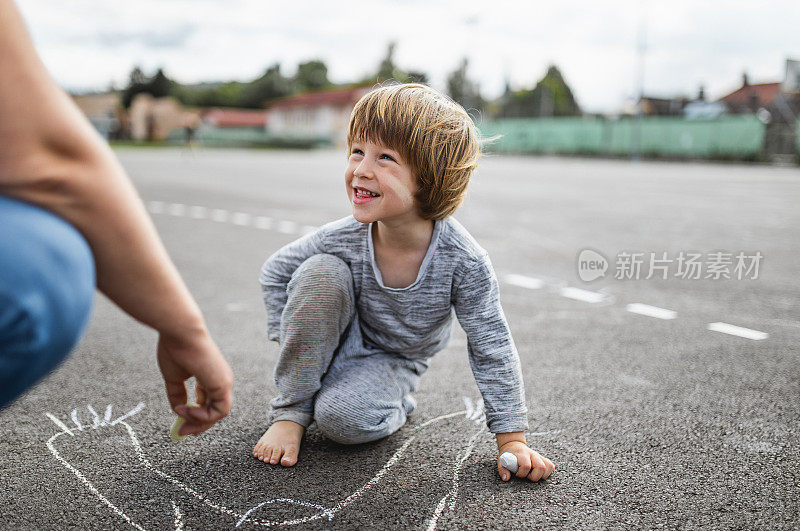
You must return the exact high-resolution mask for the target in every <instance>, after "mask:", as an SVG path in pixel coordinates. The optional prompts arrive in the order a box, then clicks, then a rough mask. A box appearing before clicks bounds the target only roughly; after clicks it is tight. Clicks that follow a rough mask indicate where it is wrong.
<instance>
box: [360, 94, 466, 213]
mask: <svg viewBox="0 0 800 531" xmlns="http://www.w3.org/2000/svg"><path fill="white" fill-rule="evenodd" d="M359 141H371V142H376V143H381V144H384V145H386V146H387V147H390V148H392V149H394V150H395V151H397V152H399V153H400V156H401V157H402V158H403V160H404V161H405V162H407V163H408V164H409V165H410V166H411V169H412V172H413V173H414V175H415V176H416V178H417V183H418V185H419V192H418V193H417V195H416V200H417V204H418V205H419V209H420V215H421V216H422V217H423V218H425V219H432V220H436V219H444V218H446V217H447V216H449V215H450V214H452V213H453V212H455V211H456V209H457V208H458V207H459V206H460V205H461V202H462V201H463V200H464V195H465V194H466V191H467V184H468V183H469V177H470V174H471V173H472V170H474V169H475V168H476V167H477V165H478V158H479V157H480V156H481V152H480V141H479V136H478V130H477V128H476V127H475V124H474V123H473V122H472V118H470V116H469V115H468V114H467V112H466V111H465V110H464V108H463V107H461V106H460V105H459V104H457V103H455V102H454V101H453V100H451V99H450V98H448V97H447V96H445V95H443V94H441V93H439V92H437V91H435V90H434V89H432V88H430V87H428V86H427V85H423V84H420V83H407V84H391V85H386V86H383V87H380V88H378V89H375V90H373V91H372V92H369V93H367V94H366V95H364V97H362V98H361V99H360V100H359V101H358V103H356V106H355V108H354V109H353V114H352V115H351V117H350V126H349V127H348V131H347V150H348V153H349V151H350V148H351V147H352V145H353V143H354V142H359Z"/></svg>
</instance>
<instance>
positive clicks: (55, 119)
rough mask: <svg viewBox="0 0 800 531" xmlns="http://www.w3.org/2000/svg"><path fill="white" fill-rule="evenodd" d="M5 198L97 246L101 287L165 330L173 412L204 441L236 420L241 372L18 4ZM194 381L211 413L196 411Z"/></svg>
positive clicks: (5, 94) (2, 138)
mask: <svg viewBox="0 0 800 531" xmlns="http://www.w3.org/2000/svg"><path fill="white" fill-rule="evenodd" d="M0 69H2V72H3V75H2V76H0V146H2V149H0V194H4V195H7V196H10V197H14V198H17V199H20V200H23V201H27V202H30V203H33V204H35V205H38V206H40V207H42V208H45V209H47V210H49V211H51V212H53V213H55V214H56V215H58V216H60V217H61V218H63V219H64V220H66V221H68V222H69V223H70V224H72V225H73V226H74V227H75V228H76V229H78V230H79V231H80V232H81V233H82V234H83V236H84V237H85V238H86V240H87V241H88V242H89V245H90V247H91V249H92V253H93V254H94V258H95V265H96V271H97V287H98V289H99V290H100V291H101V292H103V293H104V294H105V295H106V296H107V297H108V298H109V299H111V300H112V301H114V302H115V303H116V304H117V305H118V306H119V307H120V308H122V309H123V310H124V311H125V312H127V313H128V314H130V315H131V316H132V317H134V318H135V319H137V320H139V321H140V322H142V323H144V324H146V325H148V326H150V327H152V328H154V329H155V330H157V331H158V333H159V340H158V347H157V357H158V363H159V367H160V369H161V372H162V374H163V376H164V381H165V384H166V389H167V396H168V397H169V402H170V405H171V406H172V408H173V410H174V411H175V412H176V413H178V414H180V415H181V416H184V417H186V418H187V423H186V424H185V425H184V428H182V430H181V432H182V433H194V434H198V433H200V432H202V431H204V430H206V429H208V428H209V427H210V426H212V425H213V424H214V423H215V422H216V421H218V420H220V419H221V418H223V417H224V416H226V415H227V414H228V412H229V411H230V407H231V400H232V391H231V390H232V385H233V374H232V372H231V370H230V367H229V366H228V364H227V363H226V362H225V360H224V358H223V357H222V355H221V353H220V352H219V349H218V348H217V346H216V345H215V343H214V341H213V340H212V339H211V337H210V335H209V333H208V330H207V328H206V325H205V322H204V320H203V317H202V314H201V313H200V310H199V308H198V307H197V304H196V303H195V301H194V299H193V298H192V296H191V294H190V293H189V291H188V289H187V288H186V286H185V284H184V283H183V281H182V279H181V277H180V275H179V274H178V272H177V270H176V268H175V266H174V265H173V264H172V261H171V260H170V258H169V256H168V255H167V252H166V250H165V248H164V246H163V244H162V243H161V240H160V239H159V237H158V234H157V233H156V230H155V227H154V226H153V224H152V222H151V220H150V218H149V216H148V214H147V212H146V211H145V209H144V206H143V205H142V202H141V200H140V199H139V197H138V195H137V193H136V191H135V189H134V187H133V185H132V184H131V182H130V180H129V179H128V178H127V175H126V174H125V171H124V170H123V168H122V166H121V165H120V163H119V162H118V161H117V159H116V157H115V156H114V154H113V153H112V151H111V149H110V148H109V147H108V146H107V144H106V143H105V142H104V141H103V140H102V139H101V138H100V136H99V135H98V134H97V133H96V132H95V130H94V128H93V127H92V126H91V125H90V124H89V122H88V120H86V118H85V117H84V116H83V114H82V113H81V112H80V110H79V109H78V108H77V106H76V105H75V104H74V103H73V102H72V100H71V99H70V98H69V96H67V94H66V93H64V91H62V90H61V89H60V88H59V87H58V86H57V85H56V84H55V82H54V81H53V80H52V79H51V78H50V76H49V74H48V73H47V71H46V69H45V68H44V65H43V64H42V62H41V61H40V60H39V57H38V56H37V54H36V51H35V50H34V47H33V44H32V42H31V39H30V37H29V35H28V33H27V30H26V28H25V25H24V22H23V20H22V17H21V16H20V13H19V11H18V10H17V8H16V6H15V5H14V3H13V2H12V1H11V0H0ZM191 376H194V377H195V378H196V380H197V384H198V395H199V396H198V399H199V401H200V402H199V403H200V404H201V405H202V406H203V407H201V408H192V409H191V410H189V409H187V408H186V405H185V404H186V388H185V383H184V381H185V380H186V379H187V378H189V377H191Z"/></svg>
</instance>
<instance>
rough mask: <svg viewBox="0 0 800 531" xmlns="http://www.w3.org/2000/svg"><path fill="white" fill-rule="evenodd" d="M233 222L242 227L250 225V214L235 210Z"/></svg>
mask: <svg viewBox="0 0 800 531" xmlns="http://www.w3.org/2000/svg"><path fill="white" fill-rule="evenodd" d="M231 223H233V224H234V225H239V226H241V227H246V226H247V225H250V214H246V213H244V212H235V213H234V214H233V217H232V218H231Z"/></svg>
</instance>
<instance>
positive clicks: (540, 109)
mask: <svg viewBox="0 0 800 531" xmlns="http://www.w3.org/2000/svg"><path fill="white" fill-rule="evenodd" d="M580 114H581V109H580V107H579V106H578V103H577V102H576V101H575V96H573V94H572V90H571V89H570V88H569V86H568V85H567V83H566V81H564V77H563V76H562V75H561V72H560V71H559V70H558V67H556V66H555V65H550V66H549V67H548V69H547V73H546V74H545V76H544V77H543V78H542V79H541V80H540V81H539V82H538V83H536V86H535V87H534V88H533V89H523V90H518V91H515V92H508V91H507V92H506V94H504V95H503V98H502V101H501V102H500V109H499V112H498V116H499V117H501V118H518V117H549V116H579V115H580Z"/></svg>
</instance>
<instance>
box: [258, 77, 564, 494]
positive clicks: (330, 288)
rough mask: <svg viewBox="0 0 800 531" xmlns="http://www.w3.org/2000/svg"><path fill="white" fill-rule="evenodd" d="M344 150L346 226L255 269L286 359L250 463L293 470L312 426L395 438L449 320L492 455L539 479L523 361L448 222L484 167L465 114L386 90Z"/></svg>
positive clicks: (468, 247)
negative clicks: (457, 333) (464, 351)
mask: <svg viewBox="0 0 800 531" xmlns="http://www.w3.org/2000/svg"><path fill="white" fill-rule="evenodd" d="M347 145H348V152H349V159H348V164H347V169H346V170H345V190H346V192H347V196H348V198H349V200H350V202H351V204H352V208H353V215H352V216H348V217H346V218H343V219H340V220H338V221H333V222H331V223H328V224H326V225H324V226H323V227H321V228H320V229H318V230H317V231H316V232H313V233H311V234H308V235H306V236H304V237H302V238H300V239H299V240H297V241H295V242H292V243H290V244H288V245H286V246H285V247H283V248H281V249H280V250H278V251H277V252H276V253H275V254H273V255H272V256H271V257H270V258H269V259H268V260H267V261H266V263H265V264H264V266H263V268H262V270H261V276H260V279H259V280H260V282H261V286H262V290H263V295H264V301H265V303H266V306H267V313H268V320H269V323H268V325H269V330H268V336H269V339H270V340H273V341H278V343H279V344H280V349H281V350H280V357H279V359H278V363H277V366H276V367H275V384H276V386H277V388H278V392H279V395H278V396H277V397H276V398H274V399H273V400H272V401H271V402H270V410H269V422H270V424H269V429H268V430H267V431H266V432H265V433H264V435H263V436H262V437H261V439H260V440H259V441H258V443H257V444H256V445H255V447H254V449H253V455H254V456H256V457H257V458H258V459H261V460H262V461H266V462H269V463H272V464H277V463H278V462H280V463H281V464H282V465H283V466H292V465H294V464H295V463H296V462H297V455H298V452H299V449H300V441H301V439H302V437H303V433H304V432H305V429H306V427H308V425H309V424H311V422H312V421H316V423H317V428H318V429H319V430H320V431H321V432H322V433H323V434H324V435H325V436H326V437H328V438H330V439H332V440H334V441H336V442H339V443H343V444H357V443H363V442H368V441H374V440H376V439H380V438H382V437H386V436H387V435H390V434H392V433H394V432H395V431H397V430H398V429H399V428H400V427H401V426H402V425H403V424H404V423H405V422H406V416H407V415H408V414H409V413H410V412H411V411H413V409H414V406H415V404H416V401H415V400H414V398H413V397H412V396H411V392H413V391H415V390H416V389H417V386H418V382H419V377H420V376H421V375H422V373H423V372H425V370H426V369H427V368H428V359H429V358H430V357H431V356H433V354H435V353H436V352H438V351H440V350H442V349H443V348H444V347H445V346H447V343H448V341H449V339H450V332H451V329H452V322H453V319H452V310H453V309H455V313H456V316H457V318H458V321H459V323H460V324H461V326H462V327H463V329H464V330H465V332H466V334H467V338H468V345H469V346H468V351H469V362H470V366H471V368H472V372H473V374H474V376H475V381H476V383H477V385H478V388H479V390H480V392H481V394H482V395H483V399H484V405H485V410H486V422H487V425H488V427H489V430H490V431H491V432H492V433H495V434H496V439H497V447H498V455H499V454H502V453H504V452H511V453H512V454H514V455H515V456H516V457H517V461H518V463H519V470H518V471H517V474H516V475H517V476H518V477H521V478H524V477H527V478H528V479H530V480H532V481H538V480H539V479H544V478H547V477H548V476H549V475H550V474H551V473H552V471H553V469H554V466H553V463H551V462H550V461H549V460H548V459H546V458H544V457H542V456H540V455H539V454H538V453H537V452H535V451H533V450H532V449H531V448H529V447H528V446H527V444H526V441H525V430H526V429H527V428H528V420H527V408H526V406H525V390H524V387H523V382H522V373H521V370H520V362H519V356H518V354H517V350H516V347H515V346H514V342H513V340H512V338H511V333H510V331H509V328H508V324H507V323H506V319H505V316H504V314H503V310H502V308H501V306H500V300H499V296H498V295H499V294H498V283H497V278H496V276H495V273H494V270H493V268H492V264H491V262H490V260H489V256H488V254H487V253H486V251H485V250H484V249H483V248H482V247H481V246H480V245H478V243H477V242H476V241H475V240H474V239H473V238H472V236H470V234H469V233H468V232H467V231H466V229H465V228H464V227H463V226H462V225H461V224H460V223H459V222H458V221H456V220H455V219H453V218H452V217H450V215H451V214H452V213H453V212H455V210H456V209H457V208H458V207H459V205H460V204H461V202H462V200H463V197H464V194H465V192H466V189H467V183H468V182H469V177H470V174H471V172H472V170H474V169H475V167H476V166H477V161H478V157H479V156H480V148H479V143H478V135H477V131H476V129H475V126H474V124H473V123H472V120H471V119H470V117H469V115H468V114H467V113H466V112H465V111H464V109H463V108H461V107H460V106H459V105H457V104H455V103H454V102H453V101H452V100H450V99H449V98H447V97H446V96H443V95H441V94H439V93H438V92H436V91H434V90H433V89H431V88H429V87H427V86H425V85H420V84H405V85H390V86H384V87H382V88H379V89H377V90H374V91H372V92H370V93H368V94H366V95H365V96H364V97H363V98H361V100H360V101H359V102H358V103H357V104H356V106H355V108H354V109H353V114H352V116H351V118H350V126H349V129H348V133H347ZM497 467H498V471H499V473H500V475H501V477H502V478H503V480H504V481H508V480H509V479H510V478H511V473H510V472H509V471H508V470H507V469H505V468H504V467H503V466H502V464H500V461H499V459H498V463H497Z"/></svg>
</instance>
